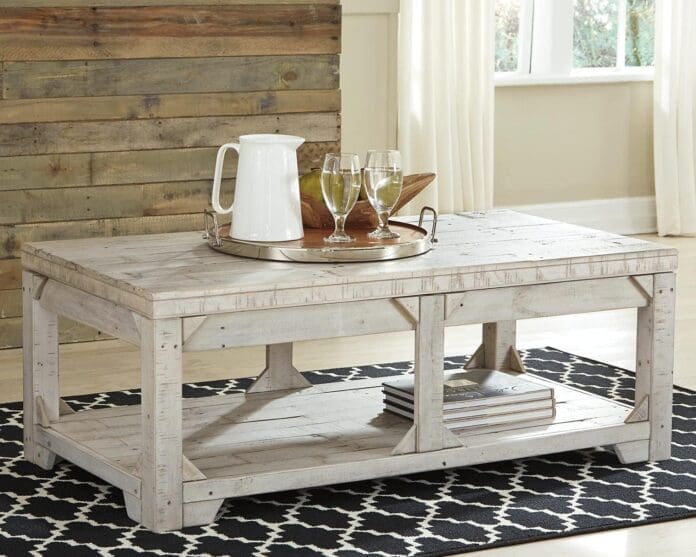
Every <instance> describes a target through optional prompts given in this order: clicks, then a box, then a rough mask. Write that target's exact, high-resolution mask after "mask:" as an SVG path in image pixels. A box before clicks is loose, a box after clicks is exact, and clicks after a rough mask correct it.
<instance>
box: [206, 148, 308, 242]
mask: <svg viewBox="0 0 696 557" xmlns="http://www.w3.org/2000/svg"><path fill="white" fill-rule="evenodd" d="M303 143H304V139H303V138H301V137H295V136H293V135H276V134H258V135H243V136H241V137H240V138H239V143H227V144H225V145H223V146H222V147H220V150H219V151H218V155H217V161H216V163H215V178H214V181H213V209H215V212H217V213H220V214H223V215H226V214H229V213H233V214H232V228H231V230H230V236H231V237H232V238H235V239H237V240H247V241H252V242H283V241H288V240H298V239H300V238H302V237H303V236H304V230H303V228H302V207H301V205H300V181H299V176H298V171H297V148H298V147H299V146H300V145H302V144H303ZM228 149H234V150H235V151H237V153H239V163H238V165H237V185H236V186H235V191H234V204H233V205H232V206H230V207H229V208H228V209H225V208H223V207H221V206H220V182H221V181H222V167H223V163H224V160H225V153H226V152H227V150H228ZM233 208H234V212H233V210H232V209H233Z"/></svg>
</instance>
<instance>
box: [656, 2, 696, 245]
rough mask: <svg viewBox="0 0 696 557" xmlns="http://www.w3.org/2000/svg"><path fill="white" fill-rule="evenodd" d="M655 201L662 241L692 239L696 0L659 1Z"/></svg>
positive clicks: (695, 222) (695, 226)
mask: <svg viewBox="0 0 696 557" xmlns="http://www.w3.org/2000/svg"><path fill="white" fill-rule="evenodd" d="M655 9H656V13H655V88H654V126H653V127H654V135H655V199H656V203H657V228H658V232H659V233H660V235H661V236H666V235H676V236H678V235H695V234H696V113H695V112H694V104H695V103H696V1H694V0H657V3H656V8H655Z"/></svg>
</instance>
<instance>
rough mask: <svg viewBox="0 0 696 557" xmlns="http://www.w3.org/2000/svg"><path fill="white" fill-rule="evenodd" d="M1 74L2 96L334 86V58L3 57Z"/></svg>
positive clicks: (336, 78)
mask: <svg viewBox="0 0 696 557" xmlns="http://www.w3.org/2000/svg"><path fill="white" fill-rule="evenodd" d="M2 73H3V75H2V78H3V79H2V82H3V83H2V87H3V90H2V98H4V99H36V98H55V97H98V96H108V95H153V94H160V95H162V94H167V93H171V94H175V93H177V94H178V93H214V92H219V91H234V92H239V91H279V90H286V89H294V90H305V89H338V83H339V58H338V56H336V55H318V56H238V57H221V58H196V59H177V58H171V59H159V60H157V59H145V60H93V61H86V62H82V61H67V62H60V61H58V62H56V61H48V62H5V63H4V64H3V70H2Z"/></svg>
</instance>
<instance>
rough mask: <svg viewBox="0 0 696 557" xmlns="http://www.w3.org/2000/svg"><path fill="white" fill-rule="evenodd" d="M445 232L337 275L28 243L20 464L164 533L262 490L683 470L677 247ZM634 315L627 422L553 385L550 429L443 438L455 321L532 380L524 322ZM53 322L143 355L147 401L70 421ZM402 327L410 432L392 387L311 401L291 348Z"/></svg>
mask: <svg viewBox="0 0 696 557" xmlns="http://www.w3.org/2000/svg"><path fill="white" fill-rule="evenodd" d="M439 230H440V234H439V239H440V242H439V244H437V247H436V249H435V250H434V251H432V252H431V253H429V254H427V255H424V256H421V257H418V258H413V259H406V260H401V261H393V262H383V263H364V264H341V265H329V264H326V265H324V264H320V265H310V264H298V263H272V262H261V261H254V260H247V259H239V258H234V257H230V256H226V255H223V254H219V253H216V252H214V251H212V250H210V249H209V248H208V246H207V245H206V243H205V241H203V240H202V239H201V236H200V234H197V233H178V234H162V235H151V236H131V237H119V238H104V239H90V240H72V241H55V242H43V243H37V244H27V245H25V246H24V250H23V254H22V258H23V263H24V267H25V272H24V287H23V288H24V323H25V325H24V346H25V360H24V362H25V363H24V393H25V394H24V409H25V418H24V420H25V421H24V426H25V437H24V447H25V455H26V458H27V459H28V460H30V461H32V462H34V463H36V464H39V465H40V466H42V467H44V468H47V469H50V468H51V467H52V466H53V465H54V463H55V461H56V457H62V458H65V459H67V460H69V461H71V462H73V463H75V464H76V465H77V466H80V467H81V468H83V469H85V470H87V471H89V472H91V473H93V474H95V475H96V476H99V477H100V478H102V479H104V480H105V481H107V482H109V483H110V484H112V485H114V486H116V487H117V488H118V489H121V490H123V494H124V497H125V501H126V507H127V511H128V514H129V516H131V517H132V518H133V519H134V520H136V521H139V522H141V523H142V524H143V525H144V526H146V527H148V528H150V529H152V530H156V531H165V530H171V529H178V528H181V527H182V526H187V525H195V524H205V523H208V522H211V521H213V520H214V517H215V514H216V512H217V510H218V509H219V507H220V505H221V504H222V502H223V500H224V499H225V498H226V497H236V496H243V495H249V494H254V493H264V492H271V491H280V490H285V489H294V488H301V487H309V486H317V485H325V484H330V483H337V482H345V481H351V480H363V479H368V478H373V477H380V476H390V475H397V474H406V473H410V472H419V471H424V470H433V469H438V468H446V467H456V466H463V465H469V464H475V463H482V462H489V461H496V460H503V459H510V458H519V457H527V456H531V455H538V454H544V453H552V452H558V451H567V450H572V449H580V448H587V447H594V446H611V447H613V448H614V449H615V451H616V453H617V455H618V457H619V459H620V460H621V461H623V462H635V461H643V460H648V459H652V460H660V459H666V458H669V456H670V436H671V400H672V363H673V327H674V314H673V311H674V309H673V308H674V295H675V294H674V271H675V269H676V264H677V255H676V252H675V251H674V250H673V249H668V248H665V247H663V246H660V245H657V244H652V243H648V242H644V241H641V240H638V239H632V238H624V237H620V236H615V235H611V234H607V233H603V232H597V231H593V230H588V229H584V228H579V227H576V226H571V225H567V224H562V223H558V222H554V221H549V220H545V219H540V218H536V217H531V216H527V215H522V214H518V213H514V212H509V211H491V212H487V213H484V214H481V213H478V214H463V215H456V216H455V215H452V216H445V217H442V218H441V222H440V226H439ZM633 307H635V308H638V330H637V334H638V336H637V342H638V352H637V354H638V355H637V376H636V401H635V405H634V406H633V407H628V406H624V405H622V404H617V403H615V402H612V401H609V400H607V399H604V398H601V397H598V396H594V395H590V394H587V393H582V392H579V391H576V390H574V389H570V388H567V387H562V386H560V385H555V388H556V398H557V416H556V418H554V419H553V420H545V421H541V422H538V423H529V424H526V425H520V426H518V427H517V429H514V430H508V431H498V430H496V428H490V429H489V430H484V431H481V432H477V433H476V434H475V435H471V434H469V435H468V436H465V435H454V434H453V433H451V432H449V431H448V430H447V429H446V428H445V427H443V422H442V369H443V335H444V328H445V327H446V326H448V325H462V324H467V323H483V340H482V345H481V347H480V348H479V350H478V351H477V353H476V355H475V357H474V358H473V362H472V365H475V366H479V367H488V368H498V369H509V370H514V371H523V370H524V368H523V365H522V363H521V361H520V359H519V355H518V353H517V350H516V349H515V323H516V320H518V319H525V318H530V317H541V316H549V315H559V314H571V313H580V312H591V311H599V310H610V309H619V308H633ZM59 315H64V316H67V317H70V318H72V319H75V320H77V321H80V322H83V323H86V324H88V325H92V326H94V327H97V328H99V329H100V330H101V331H103V332H105V333H108V334H110V335H113V336H116V337H118V338H121V339H123V340H126V341H128V342H131V343H133V344H135V345H138V346H140V351H141V367H142V404H141V405H140V406H128V407H123V408H108V409H100V410H89V411H82V412H78V413H74V412H73V411H72V410H71V409H70V407H69V406H68V405H67V404H66V403H65V402H64V401H62V400H61V399H60V395H59V381H58V332H57V328H58V316H59ZM407 330H413V331H415V343H416V345H415V346H416V362H415V374H416V404H415V406H416V421H415V423H414V424H411V423H410V422H408V421H407V420H404V419H403V418H399V417H396V416H393V415H389V414H386V413H383V412H382V395H381V388H380V383H381V380H370V381H360V382H347V383H337V384H328V385H323V386H316V387H312V386H310V385H308V383H307V382H306V381H305V380H304V378H303V377H302V376H301V375H300V374H299V373H298V372H297V371H296V370H295V368H294V367H293V365H292V342H294V341H299V340H306V339H318V338H333V337H341V336H347V335H356V334H371V333H382V332H389V331H407ZM255 344H265V345H267V352H266V353H267V368H266V371H265V372H264V373H263V374H262V375H261V376H260V378H259V379H258V380H257V381H256V382H255V383H254V384H253V386H252V387H251V388H250V389H249V391H248V393H247V394H234V395H229V396H213V397H209V398H196V399H192V400H182V396H181V377H182V372H181V362H182V352H185V351H197V350H212V349H219V348H226V347H233V346H245V345H255ZM232 366H234V362H233V361H231V362H230V367H232ZM539 381H541V380H539Z"/></svg>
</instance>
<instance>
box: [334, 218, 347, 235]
mask: <svg viewBox="0 0 696 557" xmlns="http://www.w3.org/2000/svg"><path fill="white" fill-rule="evenodd" d="M334 234H336V235H337V236H345V234H346V217H345V216H339V215H336V230H335V231H334Z"/></svg>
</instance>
